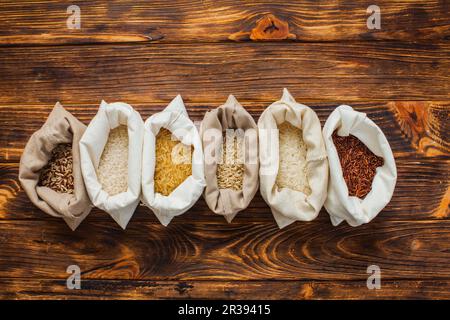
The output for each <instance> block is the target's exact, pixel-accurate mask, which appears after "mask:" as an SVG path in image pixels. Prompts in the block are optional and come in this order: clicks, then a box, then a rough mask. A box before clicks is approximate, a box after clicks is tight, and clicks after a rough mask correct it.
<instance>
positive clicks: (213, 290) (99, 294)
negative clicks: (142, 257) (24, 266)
mask: <svg viewBox="0 0 450 320" xmlns="http://www.w3.org/2000/svg"><path fill="white" fill-rule="evenodd" d="M0 287H1V288H2V289H3V290H2V292H0V298H4V299H32V300H34V299H139V300H141V299H144V300H146V299H249V300H267V299H269V300H304V299H355V300H356V299H358V300H359V299H398V298H399V297H402V299H448V297H449V295H448V288H449V287H450V281H449V280H440V281H439V282H436V281H417V280H402V281H399V280H386V281H382V288H381V289H380V290H368V289H367V286H366V282H365V281H332V282H331V281H297V280H290V281H277V280H275V281H145V280H82V282H81V289H80V290H68V289H67V287H66V281H65V280H52V279H0Z"/></svg>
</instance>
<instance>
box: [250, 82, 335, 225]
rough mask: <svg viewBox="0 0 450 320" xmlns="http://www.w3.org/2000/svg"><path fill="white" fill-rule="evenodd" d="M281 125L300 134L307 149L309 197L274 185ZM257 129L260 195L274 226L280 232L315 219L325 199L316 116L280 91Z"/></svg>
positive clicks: (324, 170) (322, 153) (324, 166)
mask: <svg viewBox="0 0 450 320" xmlns="http://www.w3.org/2000/svg"><path fill="white" fill-rule="evenodd" d="M285 121H287V122H289V123H290V124H291V125H293V126H295V127H297V128H299V129H301V130H302V135H303V140H304V142H305V144H306V146H307V154H306V162H307V169H308V175H307V178H308V182H309V186H310V189H311V194H309V195H306V194H304V193H303V192H300V191H295V190H291V189H289V188H278V186H277V185H276V178H277V174H278V169H279V141H278V137H279V136H278V126H279V125H280V124H282V123H283V122H285ZM258 129H259V155H260V157H259V160H260V174H259V180H260V192H261V195H262V197H263V198H264V200H265V201H266V202H267V204H268V205H269V206H270V208H271V210H272V213H273V216H274V218H275V221H276V222H277V224H278V226H279V227H280V228H284V227H285V226H287V225H289V224H291V223H293V222H294V221H311V220H313V219H315V218H316V217H317V215H318V214H319V211H320V209H321V208H322V206H323V203H324V201H325V198H326V196H327V184H328V161H327V153H326V150H325V145H324V142H323V139H322V134H321V127H320V121H319V118H318V117H317V115H316V113H315V112H314V111H313V110H312V109H311V108H309V107H308V106H305V105H303V104H300V103H297V102H296V101H295V100H294V98H293V97H292V96H291V95H290V94H289V92H288V90H287V89H284V91H283V96H282V98H281V100H279V101H277V102H274V103H272V104H271V105H270V106H269V107H267V109H266V110H264V112H263V113H262V114H261V117H260V118H259V120H258Z"/></svg>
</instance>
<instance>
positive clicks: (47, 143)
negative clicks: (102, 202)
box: [19, 102, 92, 230]
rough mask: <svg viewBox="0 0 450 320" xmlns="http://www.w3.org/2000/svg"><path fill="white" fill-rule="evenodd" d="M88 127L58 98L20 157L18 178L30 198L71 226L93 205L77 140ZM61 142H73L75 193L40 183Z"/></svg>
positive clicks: (76, 224) (72, 227)
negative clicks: (41, 175) (84, 180)
mask: <svg viewBox="0 0 450 320" xmlns="http://www.w3.org/2000/svg"><path fill="white" fill-rule="evenodd" d="M85 129H86V126H85V125H84V124H83V123H81V122H80V121H78V120H77V119H76V118H75V117H74V116H73V115H72V114H70V113H69V112H67V111H66V110H65V109H64V108H63V107H62V105H61V104H60V103H59V102H57V103H56V105H55V107H54V108H53V110H52V112H51V113H50V115H49V117H48V119H47V121H46V122H45V123H44V125H43V126H42V128H41V129H39V130H38V131H36V132H35V133H34V134H33V135H32V136H31V138H30V140H28V143H27V145H26V146H25V149H24V151H23V154H22V157H21V158H20V168H19V180H20V183H21V185H22V187H23V189H24V190H25V192H26V194H27V195H28V197H29V198H30V200H31V202H32V203H34V204H35V205H36V206H37V207H38V208H39V209H41V210H42V211H44V212H46V213H48V214H49V215H51V216H54V217H59V218H63V219H64V221H65V222H66V223H67V224H68V225H69V227H70V228H71V229H72V230H75V229H76V228H77V227H78V225H79V224H80V223H81V222H82V221H83V219H84V218H85V217H86V216H87V215H88V213H89V212H90V211H91V209H92V204H91V202H90V201H89V197H88V195H87V192H86V189H85V186H84V182H83V177H82V174H81V165H80V150H79V144H78V142H79V141H80V139H81V136H82V135H83V133H84V131H85ZM61 143H71V144H72V157H73V178H74V193H73V194H68V193H58V192H56V191H54V190H52V189H50V188H48V187H43V186H39V185H38V182H39V177H40V172H41V169H42V168H43V167H44V166H45V165H46V164H47V162H48V161H49V160H50V158H51V155H52V150H53V149H54V148H55V147H56V146H57V145H58V144H61Z"/></svg>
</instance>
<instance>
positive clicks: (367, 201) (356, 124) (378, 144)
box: [323, 105, 397, 227]
mask: <svg viewBox="0 0 450 320" xmlns="http://www.w3.org/2000/svg"><path fill="white" fill-rule="evenodd" d="M335 130H337V134H338V135H339V136H348V135H349V134H351V135H353V136H355V137H356V138H358V139H359V140H360V141H361V142H362V143H364V144H365V145H366V146H367V147H368V148H369V150H370V151H372V152H373V153H374V154H375V155H376V156H379V157H382V158H383V160H384V164H383V166H381V167H378V168H377V169H376V174H375V177H374V179H373V182H372V189H371V191H370V192H369V193H368V194H367V195H366V196H365V198H364V199H360V198H358V197H354V196H349V195H348V188H347V184H346V183H345V180H344V176H343V173H342V168H341V164H340V160H339V156H338V153H337V150H336V147H335V145H334V143H333V138H332V134H333V132H334V131H335ZM323 138H324V141H325V146H326V149H327V153H328V161H329V165H330V182H329V184H328V197H327V199H326V201H325V209H326V210H327V211H328V213H329V214H330V218H331V222H332V223H333V225H334V226H337V225H338V224H340V223H341V222H342V221H344V220H345V221H347V223H348V224H349V225H351V226H353V227H356V226H359V225H361V224H364V223H368V222H369V221H371V220H372V219H373V218H375V217H376V216H377V214H378V213H379V212H380V211H381V210H382V209H383V208H384V207H385V206H386V205H387V204H388V203H389V201H390V200H391V198H392V194H393V192H394V188H395V183H396V181H397V168H396V166H395V160H394V156H393V154H392V150H391V147H390V146H389V142H388V141H387V139H386V137H385V136H384V134H383V132H382V131H381V129H380V128H379V127H378V126H377V125H376V124H375V123H374V122H373V121H372V120H370V119H369V118H368V117H367V116H366V114H365V113H362V112H358V111H355V110H353V109H352V107H350V106H347V105H341V106H339V107H337V108H336V109H335V110H334V111H333V112H332V113H331V114H330V116H329V117H328V119H327V121H326V123H325V126H324V128H323Z"/></svg>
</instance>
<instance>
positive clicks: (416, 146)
mask: <svg viewBox="0 0 450 320" xmlns="http://www.w3.org/2000/svg"><path fill="white" fill-rule="evenodd" d="M224 101H225V100H224ZM224 101H222V102H219V103H214V102H211V103H202V104H197V103H186V107H187V109H188V112H189V116H190V117H191V119H192V120H193V121H195V122H196V124H197V125H199V124H200V122H201V120H202V119H203V117H204V115H205V113H206V111H207V110H210V109H212V108H215V107H217V106H219V105H220V104H221V103H224ZM111 102H112V101H111ZM168 102H169V100H167V101H166V102H165V103H145V104H142V103H137V104H133V107H134V108H135V109H136V110H138V111H139V112H140V114H141V116H142V118H143V119H144V120H146V119H147V118H148V117H149V116H150V115H152V114H155V113H156V112H159V111H161V110H162V109H163V108H164V107H165V105H166V104H167V103H168ZM272 102H273V101H270V100H268V101H266V102H251V101H250V102H247V101H241V103H242V104H243V105H244V107H245V108H246V109H247V110H248V111H249V112H250V114H251V115H252V116H253V117H254V118H255V120H257V119H258V118H259V116H260V114H261V113H262V111H263V110H264V109H265V108H266V107H267V106H268V105H269V104H270V103H272ZM299 102H303V101H302V100H299ZM338 105H339V103H338V102H335V103H318V102H314V103H312V104H309V106H310V107H311V108H313V109H314V111H315V112H316V113H317V115H318V116H319V119H320V120H321V123H322V125H324V124H325V121H326V119H327V118H328V116H329V115H330V113H331V112H332V111H333V110H334V109H335V108H336V107H337V106H338ZM351 105H352V107H353V108H354V109H355V110H358V111H361V112H365V113H366V114H367V115H368V117H369V118H370V119H372V120H373V121H375V123H377V125H378V126H379V127H380V128H381V129H382V130H383V132H384V133H385V135H386V137H387V138H388V140H389V143H390V144H391V148H392V150H393V151H394V154H395V156H396V157H401V156H407V155H412V156H415V155H416V154H419V155H424V156H427V157H433V156H442V155H447V156H448V155H450V134H449V132H450V121H449V119H450V114H449V112H450V111H449V110H450V101H434V102H433V101H428V102H427V101H398V102H394V101H391V102H376V101H374V102H354V103H352V104H351ZM64 107H66V108H67V110H69V111H70V112H71V113H73V114H74V115H75V116H76V117H77V118H78V119H80V120H81V121H82V122H84V123H85V124H86V125H88V124H89V121H90V120H91V119H92V118H93V117H94V115H95V113H96V112H97V110H98V105H95V104H86V105H73V104H65V105H64ZM52 108H53V104H33V105H3V106H2V105H0V132H2V135H1V136H0V162H18V161H19V159H20V156H21V154H22V151H23V148H24V147H25V144H26V142H27V141H28V139H29V137H30V136H31V135H32V134H33V132H35V131H36V130H38V129H39V128H40V127H41V126H42V125H43V123H44V122H45V120H46V118H47V117H48V115H49V113H50V111H51V110H52Z"/></svg>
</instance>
